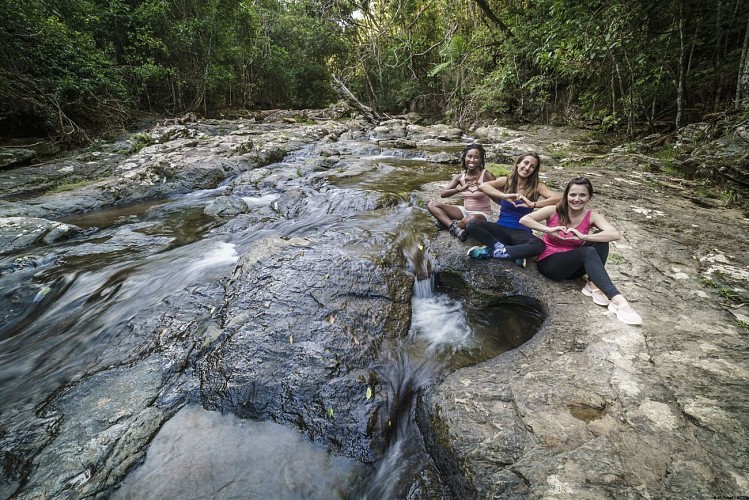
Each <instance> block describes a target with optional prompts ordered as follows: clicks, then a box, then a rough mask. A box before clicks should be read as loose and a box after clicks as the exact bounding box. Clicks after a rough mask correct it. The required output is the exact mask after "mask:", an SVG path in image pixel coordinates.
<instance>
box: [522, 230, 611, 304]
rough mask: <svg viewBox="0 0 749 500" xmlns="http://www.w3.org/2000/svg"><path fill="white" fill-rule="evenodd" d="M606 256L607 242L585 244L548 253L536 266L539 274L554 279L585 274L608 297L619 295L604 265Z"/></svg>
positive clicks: (607, 254)
mask: <svg viewBox="0 0 749 500" xmlns="http://www.w3.org/2000/svg"><path fill="white" fill-rule="evenodd" d="M608 256H609V244H608V243H593V244H591V245H588V244H585V246H582V247H580V248H575V249H574V250H569V251H567V252H559V253H555V254H552V255H549V256H548V257H546V258H544V259H541V260H539V261H538V263H537V267H538V271H539V272H540V273H541V274H543V275H544V276H546V277H547V278H551V279H553V280H554V281H562V280H567V279H575V278H580V277H582V276H583V275H585V274H587V275H588V278H589V279H590V281H592V282H593V283H595V285H596V286H597V287H598V288H600V289H601V291H602V292H603V293H605V294H606V297H608V298H609V299H610V298H612V297H614V296H615V295H619V290H617V289H616V287H615V286H614V284H613V283H612V282H611V278H609V274H608V273H607V272H606V268H605V267H604V266H605V265H606V259H607V258H608Z"/></svg>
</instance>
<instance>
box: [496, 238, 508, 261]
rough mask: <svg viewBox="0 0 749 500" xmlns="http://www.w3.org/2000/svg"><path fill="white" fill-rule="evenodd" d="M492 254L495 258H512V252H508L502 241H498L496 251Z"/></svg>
mask: <svg viewBox="0 0 749 500" xmlns="http://www.w3.org/2000/svg"><path fill="white" fill-rule="evenodd" d="M492 256H493V257H494V258H495V259H509V258H510V254H508V253H507V249H506V248H505V246H504V245H503V244H502V243H500V242H496V243H495V244H494V252H492Z"/></svg>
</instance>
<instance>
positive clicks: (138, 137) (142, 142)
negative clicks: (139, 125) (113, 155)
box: [130, 132, 156, 153]
mask: <svg viewBox="0 0 749 500" xmlns="http://www.w3.org/2000/svg"><path fill="white" fill-rule="evenodd" d="M131 139H132V140H133V145H132V146H131V147H130V153H137V152H138V151H140V150H141V149H143V148H145V147H146V146H150V145H151V144H154V143H155V142H156V140H155V139H154V138H153V137H151V134H146V133H144V132H139V133H137V134H134V135H133V136H132V137H131Z"/></svg>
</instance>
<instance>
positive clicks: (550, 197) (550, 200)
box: [533, 182, 562, 208]
mask: <svg viewBox="0 0 749 500" xmlns="http://www.w3.org/2000/svg"><path fill="white" fill-rule="evenodd" d="M538 194H540V195H541V196H543V197H544V199H543V200H539V201H537V202H536V204H535V205H534V206H533V208H541V207H549V206H556V204H557V203H559V200H561V199H562V195H561V194H559V193H557V192H556V191H554V190H552V189H549V186H547V185H546V184H544V183H543V182H541V183H539V185H538Z"/></svg>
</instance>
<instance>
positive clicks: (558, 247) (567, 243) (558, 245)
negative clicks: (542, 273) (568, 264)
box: [536, 210, 591, 261]
mask: <svg viewBox="0 0 749 500" xmlns="http://www.w3.org/2000/svg"><path fill="white" fill-rule="evenodd" d="M590 214H591V211H590V210H588V212H587V213H586V214H585V216H584V217H583V220H581V221H580V224H578V225H577V226H576V227H575V229H577V230H578V231H580V232H581V233H582V234H588V233H589V232H590ZM546 225H547V226H549V227H554V226H558V225H559V214H557V213H556V212H554V215H552V216H551V217H550V218H549V220H548V222H547V223H546ZM558 234H559V233H554V234H550V233H544V238H543V239H544V243H546V249H545V250H544V251H543V252H541V255H539V256H538V257H536V261H539V260H543V259H545V258H546V257H548V256H549V255H553V254H555V253H560V252H569V251H570V250H574V249H575V248H579V247H581V246H583V245H584V244H585V242H584V241H582V240H578V239H577V238H560V237H559V236H557V235H558ZM569 234H572V233H569Z"/></svg>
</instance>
